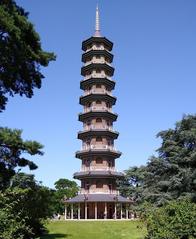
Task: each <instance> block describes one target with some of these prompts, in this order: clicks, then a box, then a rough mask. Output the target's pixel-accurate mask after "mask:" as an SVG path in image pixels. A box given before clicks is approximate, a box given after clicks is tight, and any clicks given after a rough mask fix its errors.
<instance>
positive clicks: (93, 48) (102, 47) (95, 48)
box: [86, 46, 109, 52]
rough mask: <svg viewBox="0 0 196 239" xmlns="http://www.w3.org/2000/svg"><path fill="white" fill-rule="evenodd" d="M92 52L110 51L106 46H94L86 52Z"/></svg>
mask: <svg viewBox="0 0 196 239" xmlns="http://www.w3.org/2000/svg"><path fill="white" fill-rule="evenodd" d="M91 50H106V51H108V50H107V49H106V48H104V46H100V47H97V46H92V47H91V48H89V49H87V50H86V52H88V51H91ZM108 52H109V51H108Z"/></svg>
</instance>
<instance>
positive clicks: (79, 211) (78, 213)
mask: <svg viewBox="0 0 196 239" xmlns="http://www.w3.org/2000/svg"><path fill="white" fill-rule="evenodd" d="M78 220H80V203H78Z"/></svg>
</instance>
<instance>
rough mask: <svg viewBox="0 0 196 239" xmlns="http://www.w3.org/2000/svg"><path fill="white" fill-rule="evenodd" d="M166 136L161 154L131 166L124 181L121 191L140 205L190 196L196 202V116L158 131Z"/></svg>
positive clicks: (163, 138)
mask: <svg viewBox="0 0 196 239" xmlns="http://www.w3.org/2000/svg"><path fill="white" fill-rule="evenodd" d="M157 137H160V138H161V139H162V143H161V147H160V148H159V149H158V150H157V152H158V156H156V157H155V156H152V157H151V158H150V159H149V161H148V162H147V165H146V166H141V167H131V168H129V169H128V170H126V171H125V179H124V180H123V181H120V187H119V189H120V191H121V193H122V194H123V195H124V196H128V197H131V198H133V200H134V202H135V203H136V205H139V204H141V203H143V202H145V201H147V202H150V203H153V204H154V205H156V206H162V205H164V204H165V203H167V202H169V201H171V200H175V199H180V198H189V199H190V200H192V201H194V202H196V193H195V192H196V116H195V115H188V116H184V117H183V118H182V120H181V121H179V122H177V123H176V126H175V129H169V130H165V131H161V132H160V133H158V135H157Z"/></svg>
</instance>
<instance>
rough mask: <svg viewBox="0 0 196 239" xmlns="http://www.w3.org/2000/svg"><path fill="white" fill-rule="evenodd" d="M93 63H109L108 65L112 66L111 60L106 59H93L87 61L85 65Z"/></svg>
mask: <svg viewBox="0 0 196 239" xmlns="http://www.w3.org/2000/svg"><path fill="white" fill-rule="evenodd" d="M92 63H95V64H97V63H98V64H107V65H109V66H111V64H110V63H109V62H107V61H105V60H91V61H87V62H85V63H84V66H88V65H90V64H92Z"/></svg>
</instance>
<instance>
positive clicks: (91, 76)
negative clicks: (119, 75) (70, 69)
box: [84, 73, 112, 80]
mask: <svg viewBox="0 0 196 239" xmlns="http://www.w3.org/2000/svg"><path fill="white" fill-rule="evenodd" d="M90 78H107V79H109V80H112V78H111V77H110V76H108V75H106V74H97V73H93V74H90V75H86V76H85V77H84V80H88V79H90Z"/></svg>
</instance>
